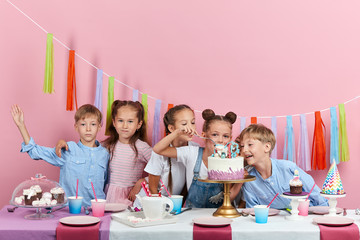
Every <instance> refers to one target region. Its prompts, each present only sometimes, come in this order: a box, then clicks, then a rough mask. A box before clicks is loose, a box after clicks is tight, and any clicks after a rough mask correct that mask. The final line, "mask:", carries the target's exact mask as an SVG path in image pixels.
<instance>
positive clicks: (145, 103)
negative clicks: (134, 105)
mask: <svg viewBox="0 0 360 240" xmlns="http://www.w3.org/2000/svg"><path fill="white" fill-rule="evenodd" d="M141 104H142V105H143V107H144V121H145V125H146V124H147V119H148V95H147V94H145V93H144V94H142V95H141Z"/></svg>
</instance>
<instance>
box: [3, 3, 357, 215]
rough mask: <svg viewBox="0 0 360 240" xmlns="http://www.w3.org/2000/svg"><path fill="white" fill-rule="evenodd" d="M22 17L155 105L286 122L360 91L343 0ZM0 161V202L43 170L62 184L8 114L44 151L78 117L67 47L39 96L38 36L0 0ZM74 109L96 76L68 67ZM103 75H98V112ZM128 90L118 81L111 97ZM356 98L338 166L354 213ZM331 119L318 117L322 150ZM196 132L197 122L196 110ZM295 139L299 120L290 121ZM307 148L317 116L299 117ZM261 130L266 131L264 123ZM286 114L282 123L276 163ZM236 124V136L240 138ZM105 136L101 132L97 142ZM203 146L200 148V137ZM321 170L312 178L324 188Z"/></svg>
mask: <svg viewBox="0 0 360 240" xmlns="http://www.w3.org/2000/svg"><path fill="white" fill-rule="evenodd" d="M12 3H14V4H15V5H16V6H18V7H19V8H20V9H21V10H22V11H23V12H24V13H26V14H28V15H29V16H30V17H31V18H32V19H33V20H34V21H35V22H37V23H38V24H39V25H41V26H42V27H43V28H44V29H45V30H46V31H48V32H51V33H53V34H54V36H55V37H56V38H57V39H59V40H60V41H61V42H62V43H64V44H65V45H66V46H69V47H70V48H72V49H75V50H76V53H78V54H79V55H81V56H82V57H83V58H85V59H86V60H88V61H89V62H91V63H92V64H94V65H95V66H97V67H99V68H101V69H103V70H104V72H106V73H107V74H109V75H112V76H115V78H116V79H118V80H120V81H122V82H124V83H126V84H128V85H130V86H132V87H134V88H136V89H139V90H140V91H142V92H145V93H147V94H149V95H150V96H152V97H153V98H150V99H149V126H150V131H149V136H151V127H152V119H153V113H154V103H155V100H154V98H155V99H161V100H162V101H163V109H162V115H163V113H164V112H165V110H166V106H167V104H168V103H174V104H181V103H186V104H189V105H191V106H192V107H193V108H194V109H195V110H199V111H202V110H203V109H205V108H212V109H214V110H215V112H216V113H218V114H225V113H226V112H228V111H229V110H232V111H234V112H236V113H237V114H238V116H247V117H249V116H283V115H294V114H298V113H308V112H314V111H316V110H322V109H327V108H329V107H331V106H336V105H337V104H339V103H342V102H345V101H347V100H350V99H352V98H353V97H356V96H358V95H359V89H360V88H359V87H360V82H359V79H360V69H359V60H360V57H359V56H360V44H359V43H360V34H359V32H360V16H359V14H358V13H359V12H360V2H359V1H355V0H350V1H346V2H339V1H322V0H321V1H287V0H273V1H238V0H232V1H231V0H229V1H211V0H210V1H209V0H198V1H167V0H154V1H139V0H135V1H123V0H121V1H119V0H116V1H115V0H113V1H101V2H99V1H93V0H91V1H89V0H82V1H69V0H63V1H46V0H39V1H24V0H22V1H21V0H12ZM0 30H1V36H0V74H1V83H2V87H1V88H0V91H1V103H0V107H1V112H2V113H3V114H2V118H1V124H0V130H1V133H2V137H1V140H0V141H1V144H0V146H1V154H2V157H1V159H0V162H1V166H2V167H1V169H0V176H1V181H0V188H1V189H2V193H1V195H0V206H2V205H5V204H8V201H9V200H10V198H11V194H12V191H13V189H14V188H15V187H16V186H17V185H18V184H19V183H20V182H22V181H23V180H25V179H28V178H30V177H31V176H34V175H35V174H36V173H38V172H41V173H43V174H44V175H46V176H48V178H50V179H54V180H58V176H59V169H58V168H56V167H53V166H51V165H49V164H46V163H45V162H43V161H32V160H31V159H30V158H29V157H28V155H27V154H21V153H20V152H19V150H20V144H21V142H22V139H21V137H20V134H19V132H18V130H17V128H16V127H15V125H14V124H13V121H12V118H11V114H10V107H11V105H12V104H15V103H17V104H19V105H20V106H21V107H22V108H23V110H24V112H25V120H26V123H27V125H28V130H29V132H30V134H31V135H32V136H33V137H34V138H35V140H36V142H37V143H38V144H41V145H46V146H54V145H55V143H56V142H57V140H58V139H61V138H64V139H66V140H74V141H78V137H77V135H76V133H75V131H74V129H73V115H74V112H67V111H65V104H66V77H67V64H68V50H67V49H66V48H64V47H63V46H62V45H61V44H59V43H58V42H56V41H54V62H55V67H54V72H55V78H54V79H55V91H56V92H55V93H54V94H51V95H49V94H43V93H42V85H43V77H44V63H45V49H46V33H45V32H44V31H43V30H41V29H40V28H39V27H38V26H36V25H35V24H34V23H33V22H31V21H30V20H29V19H27V18H26V17H25V16H24V15H22V14H21V13H20V12H19V11H18V10H16V8H14V7H13V6H12V5H11V4H10V3H9V2H7V1H6V0H0ZM75 62H76V78H77V87H78V102H79V104H80V105H81V104H85V103H93V102H94V96H95V83H96V69H95V68H94V67H92V66H91V65H89V64H88V63H86V62H85V61H83V60H82V59H80V58H78V57H77V58H76V59H75ZM106 92H107V77H106V76H104V94H105V95H104V100H103V101H104V108H103V112H105V109H106V104H105V103H106ZM131 96H132V90H131V89H129V88H127V87H124V86H123V85H121V84H119V83H118V82H115V98H119V99H130V98H131ZM359 101H360V100H355V101H352V102H350V103H348V104H346V105H345V108H346V117H347V129H348V137H349V146H350V158H351V159H350V161H349V162H346V163H341V164H340V165H339V166H338V167H339V169H340V175H341V177H342V181H343V185H344V188H345V191H346V192H347V194H348V195H347V197H346V198H343V199H341V200H339V205H340V206H343V207H348V208H355V207H359V204H358V197H359V193H358V189H359V188H358V181H357V178H356V177H355V176H357V175H358V171H359V170H358V169H359V167H360V166H359V165H360V162H359V157H360V152H359V147H358V146H359V128H360V124H359V121H358V119H359V116H360V113H359ZM329 115H330V112H329V111H328V110H326V111H324V112H322V116H323V119H324V122H325V124H326V126H327V134H326V136H327V140H326V143H327V147H328V148H329V135H330V134H329V130H330V122H329ZM196 117H197V128H198V130H199V131H200V129H201V126H202V119H201V114H200V113H197V114H196ZM293 120H294V128H295V139H296V144H297V143H298V127H299V118H298V117H294V119H293ZM307 121H308V129H309V136H310V141H312V134H313V122H314V118H313V114H311V115H307ZM259 122H262V123H264V124H265V125H267V126H271V125H270V121H269V120H268V119H259ZM285 123H286V121H285V118H279V119H278V136H279V138H278V147H279V149H278V152H279V158H281V157H282V148H283V144H284V140H283V133H284V129H285ZM239 129H240V121H239V120H238V121H237V122H236V123H235V127H234V135H238V134H239V131H240V130H239ZM98 139H99V140H103V139H104V129H102V131H101V134H99V136H98ZM199 142H201V141H199ZM326 173H327V170H324V171H311V172H310V174H311V175H312V176H313V177H314V178H315V180H316V182H317V184H318V185H320V186H321V185H322V183H323V181H324V179H325V176H326Z"/></svg>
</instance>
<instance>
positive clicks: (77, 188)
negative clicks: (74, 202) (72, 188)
mask: <svg viewBox="0 0 360 240" xmlns="http://www.w3.org/2000/svg"><path fill="white" fill-rule="evenodd" d="M78 190H79V179H77V181H76V199H77V197H78Z"/></svg>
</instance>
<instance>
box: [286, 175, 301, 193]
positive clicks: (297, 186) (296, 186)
mask: <svg viewBox="0 0 360 240" xmlns="http://www.w3.org/2000/svg"><path fill="white" fill-rule="evenodd" d="M289 184H290V193H291V194H301V193H302V186H303V184H302V182H301V180H300V177H299V171H298V170H295V171H294V177H293V179H291V180H290V182H289Z"/></svg>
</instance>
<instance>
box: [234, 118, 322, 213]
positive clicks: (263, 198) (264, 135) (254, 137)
mask: <svg viewBox="0 0 360 240" xmlns="http://www.w3.org/2000/svg"><path fill="white" fill-rule="evenodd" d="M236 142H238V143H239V145H240V151H241V156H243V157H244V159H245V160H246V162H247V164H248V165H250V167H249V170H248V172H249V174H250V175H253V176H255V177H256V180H255V181H252V182H246V183H244V185H243V192H244V198H245V201H246V207H247V208H252V207H254V206H255V205H268V204H269V203H270V202H271V200H272V199H273V197H274V196H275V195H276V194H277V193H279V194H282V193H283V192H290V186H289V182H290V180H291V179H292V178H293V176H294V171H295V170H298V171H299V175H300V180H301V181H302V183H303V191H305V192H310V190H311V188H312V187H313V185H314V183H315V182H314V179H313V178H312V177H311V176H310V175H309V174H307V173H306V172H304V171H303V170H302V169H300V168H299V167H298V166H296V164H295V163H293V162H291V161H287V160H278V159H272V158H270V155H271V151H272V150H273V149H274V146H275V142H276V140H275V136H274V134H273V132H272V131H271V130H270V129H268V128H267V127H265V126H264V125H262V124H251V125H250V126H248V127H247V128H245V129H244V130H243V131H242V132H241V134H240V136H239V137H237V139H236ZM251 167H252V168H251ZM309 200H310V206H318V205H320V206H328V202H327V200H326V199H325V198H324V197H322V196H320V188H319V187H318V186H315V188H314V190H313V191H312V193H311V194H310V196H309ZM289 204H290V199H287V198H283V197H277V198H276V199H275V200H274V202H273V203H272V204H271V207H272V208H276V209H286V208H288V207H289Z"/></svg>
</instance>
